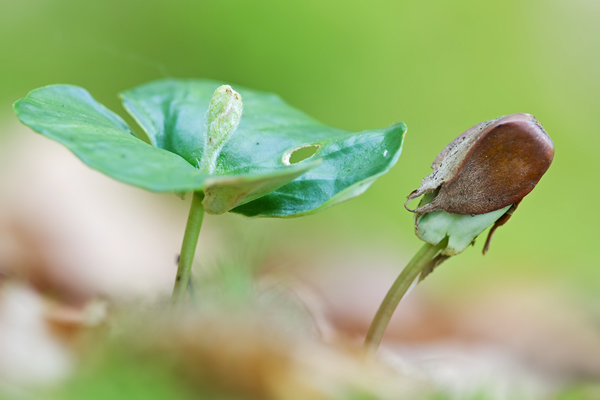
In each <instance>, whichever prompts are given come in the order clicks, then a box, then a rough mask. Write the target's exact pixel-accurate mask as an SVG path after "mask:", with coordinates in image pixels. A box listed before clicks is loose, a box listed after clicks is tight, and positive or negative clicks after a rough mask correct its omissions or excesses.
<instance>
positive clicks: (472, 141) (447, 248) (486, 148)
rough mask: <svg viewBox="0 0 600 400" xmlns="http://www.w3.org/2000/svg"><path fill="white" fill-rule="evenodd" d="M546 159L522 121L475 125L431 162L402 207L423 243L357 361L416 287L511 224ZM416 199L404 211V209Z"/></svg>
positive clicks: (543, 136) (518, 117)
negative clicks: (412, 206) (482, 239)
mask: <svg viewBox="0 0 600 400" xmlns="http://www.w3.org/2000/svg"><path fill="white" fill-rule="evenodd" d="M553 158H554V144H553V143H552V140H551V139H550V136H548V134H547V133H546V131H545V130H544V128H543V127H542V125H541V124H540V123H539V122H538V121H537V120H536V119H535V118H534V117H533V116H532V115H529V114H512V115H508V116H504V117H500V118H496V119H494V120H491V121H486V122H483V123H481V124H479V125H476V126H474V127H473V128H471V129H469V130H467V131H466V132H465V133H463V134H462V135H460V136H458V137H457V138H456V139H454V140H453V141H452V142H451V143H450V144H449V145H448V146H446V148H444V150H442V152H441V153H440V154H439V155H438V156H437V157H436V159H435V160H434V162H433V164H432V166H431V168H432V169H433V172H432V173H431V174H430V175H428V176H427V177H425V178H424V179H423V182H422V183H421V186H420V187H419V188H418V189H416V190H414V191H413V192H412V193H411V194H410V195H409V196H408V201H407V202H406V204H405V206H406V207H407V209H408V210H409V211H411V212H414V213H416V217H415V232H416V234H417V236H418V237H419V239H421V240H423V241H424V242H425V245H424V246H423V247H422V248H421V250H420V251H419V252H418V253H417V254H416V255H415V256H414V257H413V259H412V260H411V261H410V262H409V263H408V265H407V266H406V268H405V269H404V270H403V271H402V273H401V274H400V276H399V277H398V279H397V280H396V281H395V282H394V284H393V285H392V288H391V289H390V291H389V292H388V294H387V295H386V297H385V299H384V300H383V302H382V304H381V306H380V307H379V310H378V311H377V314H376V315H375V318H374V319H373V322H372V323H371V327H370V329H369V332H368V333H367V337H366V340H365V345H364V350H365V354H367V355H372V354H374V353H375V352H376V351H377V348H378V347H379V344H380V343H381V340H382V338H383V334H384V332H385V330H386V328H387V325H388V323H389V321H390V319H391V317H392V315H393V313H394V311H395V310H396V308H397V306H398V304H399V302H400V300H401V299H402V297H403V296H404V295H405V293H406V291H407V290H408V289H409V288H410V286H411V285H412V284H413V282H414V281H415V280H416V279H419V281H422V280H423V279H424V278H425V277H426V276H427V275H428V274H430V273H431V272H432V271H433V270H434V268H435V267H437V266H438V265H439V264H441V263H442V262H443V261H445V260H447V259H448V258H449V257H451V256H455V255H457V254H460V253H461V252H462V251H464V250H465V249H466V248H467V247H468V246H469V245H470V244H472V243H473V242H474V241H475V239H476V238H477V236H479V235H480V234H481V233H482V232H483V231H484V230H485V229H487V228H488V227H490V226H492V225H493V227H492V229H491V230H490V233H489V235H488V239H487V241H486V244H485V246H484V250H483V253H484V254H485V253H486V252H487V250H488V249H489V246H490V241H491V238H492V235H493V234H494V232H495V230H496V228H498V227H499V226H501V225H503V224H505V223H506V222H507V221H508V219H510V217H511V216H512V214H513V212H514V210H515V209H516V208H517V206H518V205H519V203H520V202H521V200H522V199H523V197H525V195H527V194H528V193H529V192H531V190H533V188H534V187H535V186H536V185H537V183H538V182H539V180H540V179H541V178H542V176H543V175H544V173H545V172H546V171H547V170H548V168H549V167H550V164H551V163H552V160H553ZM421 196H423V197H422V199H421V201H420V203H419V206H418V207H417V208H416V209H414V210H411V209H409V208H408V203H409V202H411V201H412V200H415V199H417V198H418V197H421Z"/></svg>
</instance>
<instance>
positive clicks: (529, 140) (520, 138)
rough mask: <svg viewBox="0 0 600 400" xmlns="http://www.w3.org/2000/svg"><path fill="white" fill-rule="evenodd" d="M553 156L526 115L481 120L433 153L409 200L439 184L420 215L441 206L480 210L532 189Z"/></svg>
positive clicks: (545, 138) (492, 208) (501, 204)
mask: <svg viewBox="0 0 600 400" xmlns="http://www.w3.org/2000/svg"><path fill="white" fill-rule="evenodd" d="M553 158H554V144H553V143H552V140H551V139H550V136H548V134H547V133H546V131H544V128H543V127H542V125H541V124H540V123H539V122H538V121H537V120H536V119H535V118H534V117H533V116H532V115H530V114H525V113H520V114H511V115H507V116H504V117H500V118H497V119H494V120H491V121H486V122H482V123H481V124H478V125H476V126H474V127H472V128H471V129H469V130H467V131H466V132H465V133H463V134H462V135H460V136H459V137H457V138H456V139H454V140H453V141H452V142H451V143H450V144H449V145H448V146H446V148H444V150H442V152H441V153H440V154H439V155H438V156H437V157H436V159H435V160H434V162H433V164H432V165H431V167H432V168H433V172H432V173H431V174H430V175H429V176H427V177H425V178H424V179H423V182H422V183H421V186H420V187H419V188H418V189H417V190H415V191H413V192H412V193H411V194H410V195H409V196H408V201H407V202H406V204H405V205H407V204H408V203H409V202H410V201H412V200H414V199H416V198H418V197H419V196H421V195H423V194H424V193H428V192H433V191H434V190H436V189H437V188H440V191H439V193H438V195H437V196H436V197H435V198H434V199H433V201H431V202H430V203H428V204H425V205H423V206H422V207H419V208H417V209H415V210H410V209H408V207H407V209H408V210H409V211H412V212H415V213H418V214H420V215H422V214H425V213H428V212H432V211H436V210H444V211H446V212H449V213H452V214H471V215H478V214H485V213H489V212H492V211H495V210H499V209H501V208H503V207H506V206H509V205H511V204H515V203H517V202H519V201H520V200H521V199H522V198H523V197H525V195H527V194H528V193H529V192H531V191H532V190H533V188H534V187H535V185H536V184H537V183H538V182H539V180H540V179H541V177H542V175H544V173H545V172H546V170H548V167H550V163H551V162H552V159H553Z"/></svg>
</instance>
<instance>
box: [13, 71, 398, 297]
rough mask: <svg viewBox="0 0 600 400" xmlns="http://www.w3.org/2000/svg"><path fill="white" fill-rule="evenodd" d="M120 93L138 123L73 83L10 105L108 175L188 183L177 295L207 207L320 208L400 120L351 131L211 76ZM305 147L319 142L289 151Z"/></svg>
mask: <svg viewBox="0 0 600 400" xmlns="http://www.w3.org/2000/svg"><path fill="white" fill-rule="evenodd" d="M121 98H122V100H123V105H124V107H125V109H126V110H127V111H128V112H129V113H130V114H131V116H132V117H133V118H134V119H135V120H136V121H137V123H138V124H139V126H140V127H141V129H142V130H143V134H142V133H139V132H138V135H139V136H136V134H135V133H134V131H133V130H132V129H131V128H130V127H129V126H128V125H127V124H126V123H125V121H123V119H121V117H119V116H118V115H117V114H115V113H114V112H112V111H110V110H109V109H107V108H106V107H104V106H103V105H102V104H100V103H98V102H97V101H96V100H95V99H94V98H93V97H92V96H91V95H90V94H89V93H88V92H87V91H86V90H85V89H83V88H80V87H77V86H72V85H51V86H46V87H42V88H39V89H36V90H33V91H32V92H30V93H29V94H28V95H27V97H25V98H23V99H21V100H19V101H17V102H16V103H15V104H14V109H15V112H16V114H17V116H18V117H19V119H20V120H21V121H22V122H23V123H24V124H25V125H28V126H29V127H31V128H32V129H33V130H34V131H36V132H38V133H41V134H42V135H44V136H47V137H49V138H50V139H53V140H56V141H58V142H60V143H62V144H63V145H65V146H66V147H67V148H69V149H70V150H71V151H72V152H73V153H74V154H75V155H76V156H77V157H79V158H80V159H81V160H82V161H83V162H84V163H85V164H87V165H88V166H90V167H91V168H94V169H96V170H98V171H100V172H102V173H104V174H106V175H108V176H110V177H111V178H114V179H116V180H119V181H121V182H124V183H128V184H131V185H134V186H137V187H140V188H143V189H146V190H150V191H154V192H171V193H175V194H179V195H182V194H184V193H186V192H192V193H193V197H192V205H191V209H190V214H189V218H188V222H187V226H186V230H185V235H184V239H183V243H182V248H181V255H180V258H179V266H178V272H177V277H176V283H175V289H174V295H173V296H174V299H175V301H181V300H182V299H183V298H184V296H185V291H186V288H187V285H188V281H189V276H190V270H191V266H192V261H193V258H194V253H195V249H196V244H197V241H198V236H199V233H200V227H201V225H202V220H203V217H204V212H205V211H206V212H207V213H209V214H215V215H218V214H223V213H226V212H234V213H237V214H241V215H245V216H248V217H280V218H285V217H297V216H303V215H308V214H312V213H315V212H318V211H320V210H323V209H325V208H327V207H329V206H331V205H334V204H337V203H339V202H341V201H344V200H347V199H350V198H352V197H355V196H357V195H359V194H361V193H362V192H364V191H365V190H366V189H367V188H368V187H369V186H370V185H371V184H372V183H373V182H374V181H375V180H376V179H377V178H378V177H379V176H381V175H382V174H384V173H386V172H387V171H388V170H389V169H390V168H391V167H392V166H393V165H394V164H395V163H396V161H397V160H398V157H399V156H400V151H401V148H402V142H403V139H404V134H405V132H406V126H405V125H404V124H403V123H402V122H400V123H397V124H395V125H392V126H390V127H388V128H385V129H372V130H366V131H362V132H356V133H351V132H347V131H344V130H341V129H336V128H332V127H328V126H326V125H324V124H322V123H320V122H318V121H316V120H314V119H312V118H311V117H309V116H307V115H305V114H304V113H302V112H300V111H298V110H296V109H294V108H292V107H291V106H289V105H287V104H286V103H285V102H283V101H282V100H281V99H280V98H279V97H278V96H276V95H274V94H270V93H263V92H259V91H255V90H251V89H246V88H236V90H234V89H233V88H231V87H230V86H228V85H224V84H223V83H222V82H216V81H210V80H198V79H164V80H160V81H156V82H150V83H148V84H145V85H142V86H139V87H137V88H134V89H131V90H128V91H125V92H123V93H121ZM142 137H145V138H146V139H147V141H149V142H150V144H148V143H146V142H145V141H143V140H141V139H140V138H142ZM305 148H312V149H315V151H313V152H312V153H311V154H309V155H308V156H307V157H305V158H304V159H303V158H298V157H295V154H296V153H297V152H298V151H300V150H302V149H305Z"/></svg>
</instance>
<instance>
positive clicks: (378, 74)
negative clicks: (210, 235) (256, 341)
mask: <svg viewBox="0 0 600 400" xmlns="http://www.w3.org/2000/svg"><path fill="white" fill-rule="evenodd" d="M1 8H2V11H1V12H0V48H1V54H2V55H1V62H0V120H1V121H0V122H8V120H15V117H14V116H13V115H12V112H11V104H12V102H14V101H15V100H16V99H18V98H20V97H23V96H25V95H26V94H27V92H28V91H29V90H31V89H34V88H36V87H39V86H44V85H47V84H51V83H70V84H76V85H80V86H83V87H85V88H87V89H88V90H89V91H90V92H91V93H92V94H93V95H94V96H95V97H96V98H97V99H98V100H99V101H100V102H102V103H104V104H106V105H107V106H108V107H110V108H111V109H113V110H115V111H117V112H119V113H120V114H121V115H124V114H125V113H124V111H123V109H122V108H121V107H120V105H119V101H118V99H117V96H116V94H117V92H119V91H121V90H124V89H127V88H131V87H133V86H135V85H138V84H141V83H144V82H146V81H149V80H153V79H157V78H161V77H165V76H174V77H205V78H213V79H220V80H225V81H229V82H231V83H232V84H233V85H234V87H235V84H239V85H244V86H247V87H251V88H255V89H260V90H266V91H273V92H276V93H278V94H280V95H281V96H282V97H283V98H284V99H286V100H287V101H288V102H289V103H291V104H292V105H294V106H296V107H298V108H300V109H302V110H304V111H305V112H307V113H308V114H310V115H312V116H314V117H316V118H318V119H320V120H321V121H323V122H325V123H328V124H330V125H333V126H337V127H340V128H345V129H348V130H361V129H367V128H376V127H385V126H388V125H390V124H392V123H395V122H397V121H404V122H405V123H406V124H407V125H408V135H407V138H406V142H405V147H404V152H403V155H402V156H401V158H400V161H399V162H398V164H397V166H396V167H395V168H394V169H393V170H392V171H391V172H390V173H389V174H387V175H386V176H384V177H382V178H381V179H380V180H379V181H378V182H377V183H375V184H374V185H373V186H372V187H371V189H369V191H367V193H365V194H364V195H363V196H361V197H359V198H357V199H354V200H352V201H350V202H346V203H344V204H342V205H339V206H336V207H334V208H332V209H329V210H327V211H324V212H322V213H320V214H317V215H315V216H312V217H307V218H301V219H295V220H290V221H285V220H260V221H256V220H244V219H242V218H240V217H236V216H228V217H224V218H223V221H224V222H223V223H224V224H231V225H235V224H237V225H238V227H239V226H241V229H246V230H248V231H251V230H257V227H260V228H261V231H265V232H266V231H271V232H285V235H279V234H278V235H274V237H277V238H278V239H275V241H274V242H273V244H272V247H275V248H276V249H277V250H278V251H282V252H287V251H289V252H291V253H292V254H293V253H294V252H305V251H306V249H313V251H314V252H315V254H317V255H318V254H319V252H320V251H321V250H325V249H326V248H327V247H329V246H331V245H333V246H336V248H339V249H341V251H343V249H344V248H349V249H350V248H352V249H356V248H364V249H366V250H369V249H370V251H373V252H374V254H375V253H377V252H385V253H390V254H397V255H398V257H399V260H405V259H406V257H409V256H410V254H412V253H414V252H415V251H416V250H417V249H418V247H420V245H421V244H420V242H419V241H418V239H417V238H416V237H415V236H414V234H413V221H412V215H411V214H410V213H408V212H407V211H405V210H404V208H403V206H402V203H403V202H404V199H405V198H406V195H407V194H408V193H409V192H410V191H411V190H413V189H415V188H416V187H417V186H418V185H419V183H420V180H421V179H422V178H423V177H424V176H425V175H427V174H428V173H429V171H430V169H429V165H430V163H431V161H432V160H433V158H434V157H435V156H436V155H437V153H438V152H439V151H440V150H441V149H442V148H443V147H444V146H445V145H446V144H447V143H448V142H449V141H451V140H452V139H453V138H454V137H455V136H457V135H458V134H460V133H462V132H463V131H464V130H466V129H467V128H469V127H471V126H472V125H475V124H477V123H479V122H481V121H484V120H488V119H492V118H495V117H498V116H500V115H505V114H510V113H514V112H528V113H531V114H534V115H535V116H536V117H537V118H538V119H539V120H540V121H541V122H542V123H543V124H544V126H545V128H546V130H547V131H548V133H549V134H550V136H551V137H552V139H553V140H554V143H555V146H556V157H555V161H554V163H553V165H552V166H551V168H550V170H549V171H548V173H547V174H546V176H545V177H544V178H543V179H542V180H541V182H540V184H539V185H538V187H537V188H536V189H535V190H534V191H533V192H532V193H531V194H530V195H529V196H528V197H527V198H526V199H525V201H524V202H523V203H522V204H521V206H520V207H519V210H518V212H517V213H516V214H515V217H514V218H513V219H512V220H511V221H510V223H509V224H508V225H507V226H505V227H503V228H501V229H500V230H499V231H498V234H497V235H496V238H495V241H494V243H493V245H492V249H491V251H490V253H489V254H488V255H487V256H486V257H482V256H481V254H480V247H481V245H482V243H481V242H482V240H481V239H480V241H479V243H478V246H477V249H469V250H467V251H466V252H465V254H464V255H461V256H460V257H456V258H455V259H452V260H450V261H448V262H447V263H446V264H444V265H443V267H442V268H440V270H439V272H437V273H436V274H434V275H433V277H432V278H429V279H428V282H429V283H428V285H429V289H428V290H432V291H439V292H440V293H443V292H444V290H445V289H451V290H452V289H457V288H463V287H465V286H464V285H467V284H469V283H470V284H476V283H477V282H482V281H486V280H487V281H489V280H495V279H502V278H507V279H513V278H514V279H516V278H518V279H536V278H538V277H539V278H543V279H549V280H552V281H558V282H565V283H566V284H567V285H568V286H569V287H572V288H574V289H575V290H581V291H583V292H584V293H589V294H591V295H593V294H594V293H598V292H597V291H598V290H599V289H600V268H598V267H599V265H598V264H599V262H598V257H597V255H596V249H597V247H598V244H597V242H598V240H597V239H598V236H599V234H598V226H599V225H600V210H599V209H598V207H596V200H597V199H598V197H599V196H598V195H599V194H600V193H599V189H598V183H599V179H598V177H597V173H598V167H597V161H598V156H597V155H596V152H597V151H598V150H597V149H598V147H599V145H600V136H599V135H598V134H597V132H596V131H597V128H596V127H597V125H596V123H597V119H598V113H599V111H600V96H599V93H600V77H599V71H600V51H599V49H600V23H598V21H600V2H598V1H597V0H568V1H567V0H504V1H486V2H482V1H475V0H454V1H446V0H431V1H426V2H425V1H405V0H402V1H385V0H377V1H370V2H348V1H341V0H329V1H315V0H302V1H295V0H287V1H281V0H277V1H276V0H255V1H242V0H221V1H190V0H185V1H184V0H171V1H159V0H144V1H141V0H140V1H134V0H118V1H117V0H101V1H95V2H87V1H86V2H84V1H73V0H20V1H7V0H3V1H2V3H1ZM129 121H131V120H129ZM7 125H9V124H3V125H2V126H7ZM8 134H10V133H9V132H6V133H3V132H0V145H2V143H3V140H2V139H3V136H4V138H5V137H6V136H7V135H8ZM40 140H45V139H42V138H40ZM82 168H84V166H83V165H82ZM14 173H15V174H18V171H14ZM314 232H318V234H315V233H314ZM399 263H400V262H399ZM400 267H401V265H400V264H399V268H400ZM425 286H427V285H425ZM596 298H597V297H596Z"/></svg>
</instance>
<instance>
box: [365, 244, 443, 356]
mask: <svg viewBox="0 0 600 400" xmlns="http://www.w3.org/2000/svg"><path fill="white" fill-rule="evenodd" d="M446 246H448V238H447V237H446V238H444V239H443V240H442V241H441V242H440V243H438V244H437V245H435V246H434V245H432V244H430V243H425V245H424V246H423V247H421V250H419V251H418V252H417V254H415V256H414V257H413V258H412V260H410V262H409V263H408V265H406V267H405V268H404V269H403V270H402V273H400V276H398V278H397V279H396V281H395V282H394V284H393V285H392V287H391V288H390V290H389V292H388V293H387V295H386V296H385V298H384V299H383V302H382V303H381V305H380V306H379V310H377V314H375V318H373V322H371V327H370V328H369V332H368V333H367V337H366V339H365V344H364V347H363V354H364V355H365V356H368V355H373V354H375V353H376V352H377V349H378V348H379V344H380V343H381V339H383V334H384V333H385V330H386V328H387V326H388V324H389V323H390V319H391V318H392V315H393V314H394V311H396V308H397V307H398V303H400V300H402V297H404V295H405V294H406V292H407V291H408V289H409V288H410V287H411V285H412V283H413V282H414V281H415V279H416V278H417V277H418V276H419V275H420V274H421V272H422V271H423V269H424V268H425V267H426V266H427V265H428V264H429V263H430V262H431V261H432V260H433V259H434V258H435V256H437V255H438V253H439V252H440V251H441V250H443V249H444V248H445V247H446Z"/></svg>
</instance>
